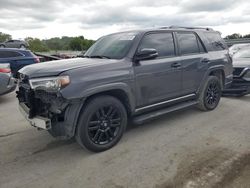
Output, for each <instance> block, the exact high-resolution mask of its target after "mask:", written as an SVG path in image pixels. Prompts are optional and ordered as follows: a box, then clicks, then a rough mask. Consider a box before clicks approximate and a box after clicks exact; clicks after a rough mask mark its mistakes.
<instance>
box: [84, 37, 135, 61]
mask: <svg viewBox="0 0 250 188" xmlns="http://www.w3.org/2000/svg"><path fill="white" fill-rule="evenodd" d="M135 36H136V33H117V34H112V35H108V36H104V37H102V38H100V39H98V40H97V41H96V42H95V44H94V45H93V46H91V48H90V49H89V50H88V51H87V52H86V53H85V54H84V57H88V58H109V59H122V58H124V57H125V56H126V54H127V53H128V51H129V49H130V47H131V45H132V42H133V40H134V38H135Z"/></svg>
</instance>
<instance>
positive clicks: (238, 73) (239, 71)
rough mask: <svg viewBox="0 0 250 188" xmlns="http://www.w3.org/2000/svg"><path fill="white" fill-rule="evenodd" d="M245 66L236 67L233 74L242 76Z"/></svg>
mask: <svg viewBox="0 0 250 188" xmlns="http://www.w3.org/2000/svg"><path fill="white" fill-rule="evenodd" d="M243 70H244V68H234V71H233V75H234V76H240V74H241V73H242V71H243Z"/></svg>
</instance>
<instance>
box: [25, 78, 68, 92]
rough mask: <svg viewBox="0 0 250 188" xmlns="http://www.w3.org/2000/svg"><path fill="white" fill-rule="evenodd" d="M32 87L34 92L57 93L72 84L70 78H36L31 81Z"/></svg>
mask: <svg viewBox="0 0 250 188" xmlns="http://www.w3.org/2000/svg"><path fill="white" fill-rule="evenodd" d="M29 83H30V86H31V88H32V89H34V90H45V91H48V92H57V91H59V90H60V89H62V88H64V87H66V86H67V85H68V84H69V83H70V79H69V76H58V77H48V78H35V79H30V80H29Z"/></svg>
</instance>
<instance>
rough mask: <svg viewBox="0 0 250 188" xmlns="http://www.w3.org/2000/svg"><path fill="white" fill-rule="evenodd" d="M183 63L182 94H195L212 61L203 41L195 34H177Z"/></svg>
mask: <svg viewBox="0 0 250 188" xmlns="http://www.w3.org/2000/svg"><path fill="white" fill-rule="evenodd" d="M176 37H177V41H178V46H179V55H180V57H181V62H182V94H183V95H187V94H191V93H195V92H196V91H197V90H198V88H199V85H200V82H201V80H202V78H203V76H204V74H205V72H206V70H207V68H208V63H209V61H210V58H209V55H208V53H207V52H206V51H205V48H204V46H203V44H202V43H201V40H200V39H199V37H198V36H197V34H196V33H194V32H176Z"/></svg>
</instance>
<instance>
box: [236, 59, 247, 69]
mask: <svg viewBox="0 0 250 188" xmlns="http://www.w3.org/2000/svg"><path fill="white" fill-rule="evenodd" d="M233 67H249V68H250V58H237V59H233Z"/></svg>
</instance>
